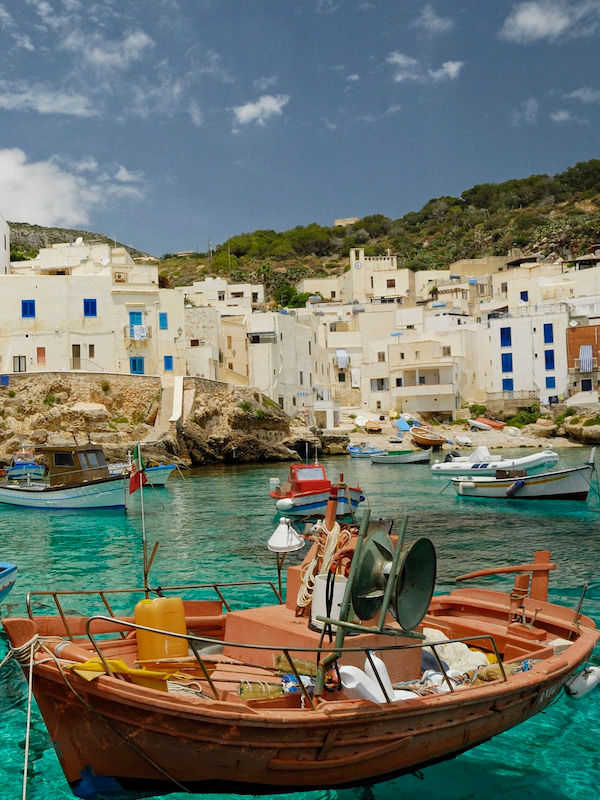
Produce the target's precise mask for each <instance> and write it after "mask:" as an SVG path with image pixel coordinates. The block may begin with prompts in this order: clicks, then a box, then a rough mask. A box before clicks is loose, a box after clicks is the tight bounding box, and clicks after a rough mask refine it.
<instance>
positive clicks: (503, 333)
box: [500, 328, 512, 347]
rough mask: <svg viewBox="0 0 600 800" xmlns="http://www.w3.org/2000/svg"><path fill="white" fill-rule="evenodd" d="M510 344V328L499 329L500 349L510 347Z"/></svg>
mask: <svg viewBox="0 0 600 800" xmlns="http://www.w3.org/2000/svg"><path fill="white" fill-rule="evenodd" d="M511 344H512V336H511V333H510V328H500V347H510V346H511Z"/></svg>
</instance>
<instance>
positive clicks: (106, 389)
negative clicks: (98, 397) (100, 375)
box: [100, 380, 110, 392]
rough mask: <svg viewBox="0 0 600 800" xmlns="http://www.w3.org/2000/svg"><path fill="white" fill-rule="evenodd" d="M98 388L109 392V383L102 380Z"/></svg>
mask: <svg viewBox="0 0 600 800" xmlns="http://www.w3.org/2000/svg"><path fill="white" fill-rule="evenodd" d="M100 388H101V389H102V391H103V392H110V383H109V382H108V381H107V380H104V381H102V383H101V384H100Z"/></svg>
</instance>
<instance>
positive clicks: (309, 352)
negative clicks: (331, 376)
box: [308, 342, 312, 355]
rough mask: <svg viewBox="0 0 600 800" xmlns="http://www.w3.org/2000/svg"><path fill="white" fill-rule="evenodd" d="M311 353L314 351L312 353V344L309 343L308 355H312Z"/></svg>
mask: <svg viewBox="0 0 600 800" xmlns="http://www.w3.org/2000/svg"><path fill="white" fill-rule="evenodd" d="M311 352H312V351H311V348H310V342H309V343H308V355H311Z"/></svg>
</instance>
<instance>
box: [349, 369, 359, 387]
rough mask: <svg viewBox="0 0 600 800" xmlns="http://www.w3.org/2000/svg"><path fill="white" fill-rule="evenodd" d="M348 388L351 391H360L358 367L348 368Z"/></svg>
mask: <svg viewBox="0 0 600 800" xmlns="http://www.w3.org/2000/svg"><path fill="white" fill-rule="evenodd" d="M350 386H351V387H352V388H353V389H360V369H359V368H358V367H351V368H350Z"/></svg>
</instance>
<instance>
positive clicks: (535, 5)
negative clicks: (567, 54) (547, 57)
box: [500, 0, 600, 44]
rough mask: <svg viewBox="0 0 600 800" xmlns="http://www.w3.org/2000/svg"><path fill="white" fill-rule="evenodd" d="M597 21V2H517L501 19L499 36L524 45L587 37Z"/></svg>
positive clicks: (599, 12) (599, 15)
mask: <svg viewBox="0 0 600 800" xmlns="http://www.w3.org/2000/svg"><path fill="white" fill-rule="evenodd" d="M599 22H600V2H599V0H579V2H572V0H528V2H524V3H518V4H517V6H515V8H514V9H513V10H512V11H511V13H510V14H509V15H508V17H507V18H506V19H505V20H504V24H503V25H502V28H501V30H500V36H501V37H503V38H504V39H508V40H509V41H512V42H518V43H519V44H526V43H528V42H536V41H540V40H542V39H546V40H547V41H549V42H555V41H557V40H558V39H560V38H563V37H567V36H568V37H569V38H577V37H581V36H589V35H591V34H592V33H594V32H595V31H596V30H597V28H598V23H599Z"/></svg>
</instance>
